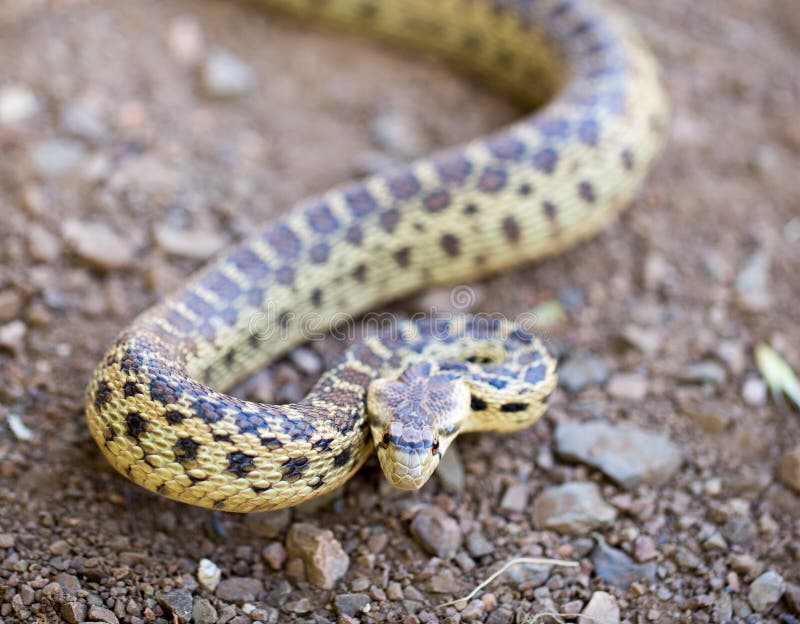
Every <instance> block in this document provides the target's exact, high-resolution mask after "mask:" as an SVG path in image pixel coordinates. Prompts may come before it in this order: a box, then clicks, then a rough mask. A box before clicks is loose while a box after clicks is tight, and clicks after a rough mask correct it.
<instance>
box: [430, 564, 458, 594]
mask: <svg viewBox="0 0 800 624" xmlns="http://www.w3.org/2000/svg"><path fill="white" fill-rule="evenodd" d="M428 591H430V592H433V593H435V594H457V593H459V592H461V591H462V585H461V583H460V582H459V580H458V579H457V578H456V577H455V575H454V574H453V570H452V569H451V568H442V569H441V570H439V571H438V572H437V573H436V574H434V575H433V576H432V577H431V578H430V579H429V580H428Z"/></svg>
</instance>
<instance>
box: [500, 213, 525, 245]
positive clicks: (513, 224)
mask: <svg viewBox="0 0 800 624" xmlns="http://www.w3.org/2000/svg"><path fill="white" fill-rule="evenodd" d="M503 234H505V237H506V239H508V242H510V243H516V242H519V239H520V236H521V235H522V233H521V231H520V229H519V223H517V220H516V219H515V218H514V217H512V216H510V215H509V216H508V217H506V218H505V219H503Z"/></svg>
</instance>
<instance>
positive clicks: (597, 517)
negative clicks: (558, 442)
mask: <svg viewBox="0 0 800 624" xmlns="http://www.w3.org/2000/svg"><path fill="white" fill-rule="evenodd" d="M616 517H617V510H616V509H614V507H612V506H611V505H609V504H608V503H606V502H605V501H604V500H603V497H602V496H601V495H600V490H599V488H598V487H597V485H596V484H594V483H585V482H570V483H564V484H563V485H557V486H553V487H549V488H547V489H546V490H544V492H542V493H541V494H539V496H537V497H536V500H535V501H534V502H533V522H534V525H535V526H536V528H537V529H539V530H543V529H549V530H553V531H558V532H559V533H578V534H579V533H588V532H590V531H592V530H593V529H596V528H598V527H604V526H609V525H611V524H612V523H613V522H614V519H615V518H616Z"/></svg>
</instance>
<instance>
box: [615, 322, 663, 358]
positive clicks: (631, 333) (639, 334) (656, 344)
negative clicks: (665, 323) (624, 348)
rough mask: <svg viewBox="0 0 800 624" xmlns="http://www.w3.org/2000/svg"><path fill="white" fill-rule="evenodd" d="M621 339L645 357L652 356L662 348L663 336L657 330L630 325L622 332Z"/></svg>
mask: <svg viewBox="0 0 800 624" xmlns="http://www.w3.org/2000/svg"><path fill="white" fill-rule="evenodd" d="M620 338H621V339H622V340H623V341H624V342H625V343H627V344H629V345H631V346H632V347H634V348H635V349H637V350H638V351H640V352H641V353H643V354H644V355H647V356H652V355H655V354H656V353H657V352H658V350H659V349H660V348H661V342H662V340H663V335H662V333H661V331H660V330H659V329H657V328H644V327H639V326H638V325H628V326H627V327H625V328H624V329H623V330H622V332H621V334H620Z"/></svg>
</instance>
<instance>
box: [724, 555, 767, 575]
mask: <svg viewBox="0 0 800 624" xmlns="http://www.w3.org/2000/svg"><path fill="white" fill-rule="evenodd" d="M731 567H732V568H733V569H734V570H736V571H737V572H738V573H739V574H744V575H747V576H749V577H750V578H755V577H757V576H759V575H760V574H761V573H762V572H763V571H764V564H763V563H761V562H760V561H759V560H758V559H756V558H755V557H753V556H752V555H749V554H747V553H743V554H736V553H734V554H732V555H731Z"/></svg>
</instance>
